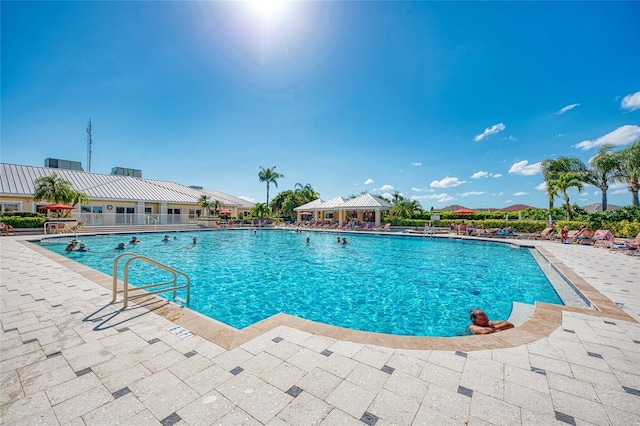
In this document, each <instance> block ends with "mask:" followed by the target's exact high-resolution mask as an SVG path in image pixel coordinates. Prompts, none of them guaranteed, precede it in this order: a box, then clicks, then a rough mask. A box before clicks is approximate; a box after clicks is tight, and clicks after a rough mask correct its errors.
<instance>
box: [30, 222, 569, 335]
mask: <svg viewBox="0 0 640 426" xmlns="http://www.w3.org/2000/svg"><path fill="white" fill-rule="evenodd" d="M163 235H164V234H139V235H138V237H139V238H140V239H141V240H142V241H143V243H141V244H137V245H131V244H129V243H128V241H129V240H130V239H131V235H108V236H92V237H82V238H81V242H83V243H85V244H86V245H87V247H89V249H90V252H87V253H80V252H71V253H66V252H65V251H64V248H65V246H66V244H67V243H68V242H69V241H70V240H71V238H72V237H68V238H66V237H65V238H62V239H54V240H49V241H44V242H43V243H42V245H43V247H46V248H48V249H50V250H52V251H55V252H57V253H60V254H62V255H64V256H67V257H69V258H71V259H74V260H76V261H78V262H80V263H82V264H85V265H87V266H89V267H92V268H94V269H97V270H100V271H102V272H104V273H106V274H109V275H111V274H112V268H113V261H114V259H115V258H116V257H117V256H119V255H120V254H122V253H123V252H122V251H118V250H115V249H114V247H115V246H116V245H117V244H118V243H119V242H125V243H126V246H127V247H126V252H132V253H136V254H142V255H145V256H148V257H150V258H152V259H154V260H157V261H159V262H161V263H164V264H167V265H169V266H171V267H174V268H176V269H178V270H180V271H183V272H185V273H187V274H188V275H189V276H190V279H191V285H192V289H191V302H190V304H189V307H190V308H192V309H194V310H196V311H198V312H200V313H203V314H205V315H207V316H209V317H212V318H215V319H217V320H218V321H221V322H224V323H226V324H229V325H231V326H233V327H236V328H244V327H246V326H248V325H251V324H253V323H255V322H257V321H260V320H263V319H265V318H268V317H270V316H272V315H274V314H277V313H279V312H285V313H288V314H291V315H295V316H298V317H301V318H306V319H309V320H313V321H318V322H322V323H326V324H331V325H337V326H341V327H347V328H351V329H357V330H364V331H373V332H380V333H390V334H396V335H411V336H456V335H459V334H463V333H464V330H465V328H466V326H467V325H468V323H469V319H468V312H469V310H470V309H471V308H474V307H479V308H482V309H484V310H485V311H487V313H488V314H489V317H490V318H495V319H506V318H507V317H508V316H509V314H510V312H511V306H512V302H513V301H516V302H522V303H529V304H532V303H534V302H535V301H541V302H547V303H554V304H562V301H561V299H560V298H559V297H558V295H557V294H556V292H555V291H554V289H553V288H552V286H551V285H550V283H549V281H548V280H547V278H546V276H545V275H544V274H543V272H542V271H541V269H540V267H539V266H538V264H537V263H536V261H535V260H534V259H533V256H532V255H531V253H530V252H529V250H527V249H521V248H515V247H512V246H509V245H507V244H498V243H490V242H479V241H465V240H455V239H443V238H412V237H400V236H377V235H354V234H346V235H345V234H343V236H345V237H346V238H347V240H348V241H349V242H350V244H349V245H341V244H337V242H336V238H337V235H336V234H333V233H314V232H308V233H305V232H303V233H301V234H297V233H295V232H294V231H279V230H259V231H258V232H257V233H256V234H254V233H253V231H250V230H247V231H244V230H243V231H237V230H236V231H233V230H229V231H214V232H210V231H204V232H177V233H169V234H168V235H170V237H171V241H169V242H162V241H161V240H162V236H163ZM174 236H175V237H177V239H175V240H174V239H173V238H174ZM193 236H197V238H198V242H197V244H195V245H193V244H192V237H193ZM307 237H310V243H309V244H307V243H306V242H305V240H306V238H307ZM120 263H124V262H120ZM119 277H120V278H122V270H120V271H119ZM167 278H168V276H167V275H166V272H162V271H158V270H156V269H152V268H151V267H149V266H147V265H146V264H143V263H140V262H137V263H133V267H132V269H131V270H130V282H131V283H132V284H139V285H141V284H150V283H153V282H160V281H165V280H167Z"/></svg>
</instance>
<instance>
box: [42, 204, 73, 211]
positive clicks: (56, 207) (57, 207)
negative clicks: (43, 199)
mask: <svg viewBox="0 0 640 426" xmlns="http://www.w3.org/2000/svg"><path fill="white" fill-rule="evenodd" d="M73 209H75V207H73V206H68V205H66V204H59V203H57V204H49V205H46V206H42V207H38V210H73Z"/></svg>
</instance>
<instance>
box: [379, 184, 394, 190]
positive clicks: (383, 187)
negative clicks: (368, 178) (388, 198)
mask: <svg viewBox="0 0 640 426" xmlns="http://www.w3.org/2000/svg"><path fill="white" fill-rule="evenodd" d="M392 189H393V186H391V185H382V188H380V191H391V190H392Z"/></svg>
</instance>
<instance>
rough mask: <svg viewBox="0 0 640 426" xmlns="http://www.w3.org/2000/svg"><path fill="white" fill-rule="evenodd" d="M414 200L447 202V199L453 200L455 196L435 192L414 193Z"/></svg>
mask: <svg viewBox="0 0 640 426" xmlns="http://www.w3.org/2000/svg"><path fill="white" fill-rule="evenodd" d="M411 199H412V200H418V201H425V200H428V201H432V200H433V201H436V202H438V203H446V202H447V201H451V200H453V197H452V196H451V195H449V194H446V193H445V194H433V195H414V196H412V197H411Z"/></svg>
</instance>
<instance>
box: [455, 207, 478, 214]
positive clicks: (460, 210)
mask: <svg viewBox="0 0 640 426" xmlns="http://www.w3.org/2000/svg"><path fill="white" fill-rule="evenodd" d="M451 213H453V214H473V213H475V212H474V211H473V210H469V209H465V208H463V209H458V210H454V211H452V212H451Z"/></svg>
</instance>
